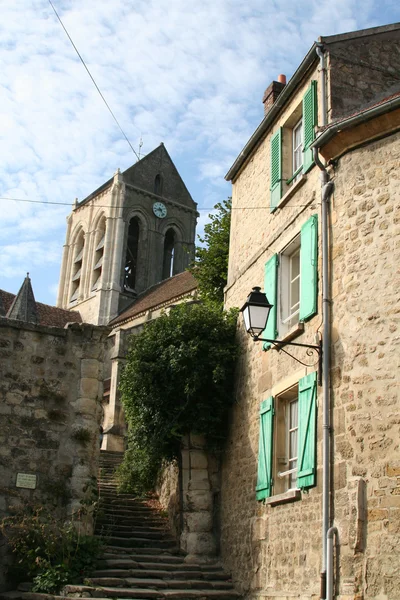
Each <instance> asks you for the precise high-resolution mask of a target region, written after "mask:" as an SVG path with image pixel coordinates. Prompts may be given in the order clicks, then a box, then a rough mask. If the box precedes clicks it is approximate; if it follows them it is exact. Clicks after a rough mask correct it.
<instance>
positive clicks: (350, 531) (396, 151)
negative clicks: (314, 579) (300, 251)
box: [332, 134, 400, 599]
mask: <svg viewBox="0 0 400 600" xmlns="http://www.w3.org/2000/svg"><path fill="white" fill-rule="evenodd" d="M399 164H400V134H395V135H392V136H390V137H388V138H386V139H384V140H382V141H380V142H375V143H373V144H370V145H369V146H367V147H365V148H363V149H360V150H357V151H355V152H352V153H351V154H348V155H346V156H345V157H343V158H342V159H341V160H340V162H339V165H338V168H337V169H336V180H335V194H334V203H333V208H334V211H333V215H332V217H333V226H332V236H333V255H334V272H333V275H334V276H333V289H332V291H333V323H332V325H333V336H334V337H333V357H332V359H333V362H332V376H333V387H334V390H333V410H334V417H335V422H334V424H335V444H334V459H335V463H338V462H340V463H343V464H344V465H345V471H344V474H345V477H346V480H347V485H346V488H345V489H343V491H342V492H341V493H339V494H337V501H336V509H335V520H337V521H338V523H339V525H340V539H341V560H342V565H343V566H342V575H343V579H342V581H343V583H345V582H346V581H348V582H350V581H351V582H354V585H355V591H356V592H357V593H359V594H360V595H361V594H364V598H365V599H369V598H371V599H372V598H377V597H382V598H388V599H389V598H396V596H397V595H398V591H399V590H400V569H399V545H400V458H399V456H400V455H399V449H400V447H399V441H400V440H399V431H400V426H399V424H400V396H399V378H398V366H399V363H398V359H399V293H398V292H399V289H400V277H399V261H400V211H399V206H400V191H399V182H400V173H399V168H398V165H399ZM360 479H361V480H362V482H363V485H364V486H365V490H364V492H362V490H360V489H359V484H358V481H359V480H360ZM357 493H358V494H362V493H363V494H364V496H365V510H364V515H363V520H364V521H363V523H362V525H361V524H360V523H359V520H358V518H357V515H358V514H359V513H360V508H359V505H358V504H357V503H356V502H355V501H354V496H355V495H356V494H357ZM360 500H362V498H361V499H360ZM347 518H348V519H349V523H347V524H346V519H347ZM357 527H358V529H360V528H361V530H360V531H358V530H357ZM358 535H359V536H361V541H359V540H358ZM396 590H397V591H396ZM360 597H361V596H360Z"/></svg>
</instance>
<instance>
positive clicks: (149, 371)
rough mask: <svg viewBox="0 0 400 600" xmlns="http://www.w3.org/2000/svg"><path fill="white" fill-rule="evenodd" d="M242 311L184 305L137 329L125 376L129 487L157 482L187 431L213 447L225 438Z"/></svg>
mask: <svg viewBox="0 0 400 600" xmlns="http://www.w3.org/2000/svg"><path fill="white" fill-rule="evenodd" d="M236 320H237V311H235V310H232V311H230V312H223V311H222V310H221V309H220V308H218V307H216V306H212V305H204V304H181V305H178V306H177V307H175V308H174V309H173V310H172V311H171V312H170V314H169V315H166V314H164V315H162V316H161V317H160V318H158V319H156V320H155V321H152V322H150V323H148V324H147V325H145V327H144V329H143V331H142V332H141V333H140V334H139V335H137V336H132V341H131V347H130V350H129V352H128V356H127V362H126V366H125V369H124V372H123V374H122V377H121V384H120V389H121V392H122V403H123V405H124V410H125V416H126V419H127V422H128V428H129V434H128V450H127V452H126V454H125V458H124V462H123V464H122V466H121V467H120V469H119V472H118V475H119V479H120V482H121V483H122V484H123V485H122V489H124V490H127V491H128V490H129V491H131V492H132V491H133V492H136V493H143V492H144V491H146V490H149V489H151V487H152V485H153V484H154V480H155V476H156V474H157V471H158V469H159V467H160V465H161V462H162V461H163V460H172V459H174V458H177V457H178V455H179V451H180V444H181V439H182V436H183V435H185V434H187V433H189V432H191V433H197V434H202V435H205V436H206V438H207V440H208V443H209V446H210V448H218V447H219V446H220V445H221V443H222V441H223V440H224V438H225V433H226V426H227V417H228V410H229V407H230V405H231V403H232V392H233V377H234V367H235V359H236V356H237V352H238V347H237V344H236V342H235V333H236Z"/></svg>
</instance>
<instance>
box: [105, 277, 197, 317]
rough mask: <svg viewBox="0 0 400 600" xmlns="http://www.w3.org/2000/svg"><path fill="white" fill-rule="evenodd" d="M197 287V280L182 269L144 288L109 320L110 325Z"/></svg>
mask: <svg viewBox="0 0 400 600" xmlns="http://www.w3.org/2000/svg"><path fill="white" fill-rule="evenodd" d="M196 288H197V281H196V279H195V278H194V277H193V275H192V274H191V273H190V271H184V272H183V273H179V275H174V277H170V278H169V279H165V280H164V281H161V283H157V284H156V285H153V287H151V288H149V289H148V290H146V291H145V292H144V293H143V294H141V296H139V297H138V298H137V299H136V300H135V301H134V302H133V303H132V304H131V305H130V306H129V307H128V308H127V309H125V310H124V311H123V312H122V313H121V314H120V315H118V317H116V318H115V319H113V320H112V321H111V322H110V325H111V326H113V325H117V324H119V323H122V322H123V321H127V320H129V319H132V318H133V317H135V316H137V315H139V314H140V313H142V312H145V311H147V310H150V309H151V308H156V307H157V306H160V305H163V304H165V303H168V302H169V301H171V300H173V299H174V298H177V297H179V296H182V295H184V294H189V292H191V291H193V290H195V289H196Z"/></svg>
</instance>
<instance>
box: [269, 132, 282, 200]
mask: <svg viewBox="0 0 400 600" xmlns="http://www.w3.org/2000/svg"><path fill="white" fill-rule="evenodd" d="M270 158H271V171H270V177H271V184H270V191H271V212H273V211H274V210H275V209H276V207H277V206H278V204H279V200H280V199H281V197H282V128H281V127H280V128H279V129H278V131H277V132H276V133H275V134H274V135H273V136H272V138H271V149H270Z"/></svg>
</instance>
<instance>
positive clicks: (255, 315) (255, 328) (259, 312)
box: [247, 306, 270, 336]
mask: <svg viewBox="0 0 400 600" xmlns="http://www.w3.org/2000/svg"><path fill="white" fill-rule="evenodd" d="M247 310H248V311H249V313H250V317H249V322H250V328H249V329H247V331H248V332H249V333H251V335H253V336H258V335H260V334H261V333H262V332H263V331H264V329H265V327H266V325H267V321H268V316H269V311H270V308H269V307H265V306H250V307H249V308H248V309H247Z"/></svg>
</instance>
